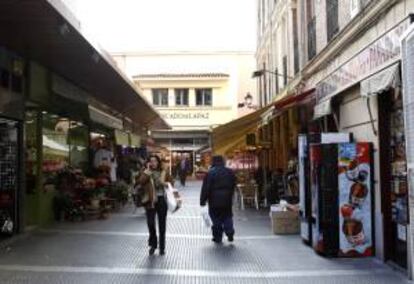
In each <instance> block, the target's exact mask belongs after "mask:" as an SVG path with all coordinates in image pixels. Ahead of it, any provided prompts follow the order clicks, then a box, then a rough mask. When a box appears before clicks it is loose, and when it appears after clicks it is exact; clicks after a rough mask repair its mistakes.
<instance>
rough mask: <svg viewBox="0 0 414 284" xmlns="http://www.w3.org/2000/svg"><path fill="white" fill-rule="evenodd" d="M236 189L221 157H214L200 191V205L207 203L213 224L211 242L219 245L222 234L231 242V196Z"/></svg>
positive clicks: (232, 231)
mask: <svg viewBox="0 0 414 284" xmlns="http://www.w3.org/2000/svg"><path fill="white" fill-rule="evenodd" d="M235 188H236V176H235V175H234V173H233V171H232V170H231V169H229V168H226V167H225V166H224V159H223V157H222V156H214V157H213V161H212V166H211V168H210V170H209V171H208V173H207V175H206V176H205V178H204V181H203V186H202V189H201V196H200V205H201V206H205V205H206V204H207V203H208V207H209V208H208V212H209V215H210V218H211V220H212V222H213V226H212V233H213V242H215V243H221V242H222V239H223V232H224V233H225V234H226V236H227V238H228V240H229V241H230V242H233V238H234V225H233V210H232V206H233V196H234V192H235Z"/></svg>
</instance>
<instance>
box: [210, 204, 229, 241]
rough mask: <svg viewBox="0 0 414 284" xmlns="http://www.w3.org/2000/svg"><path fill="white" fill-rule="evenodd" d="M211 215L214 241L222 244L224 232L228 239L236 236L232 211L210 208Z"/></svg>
mask: <svg viewBox="0 0 414 284" xmlns="http://www.w3.org/2000/svg"><path fill="white" fill-rule="evenodd" d="M209 215H210V218H211V221H212V222H213V226H212V231H213V240H214V241H215V242H221V241H222V239H223V232H224V233H225V234H226V236H227V237H233V236H234V225H233V213H232V210H231V209H227V208H226V209H222V208H209Z"/></svg>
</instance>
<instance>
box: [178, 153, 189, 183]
mask: <svg viewBox="0 0 414 284" xmlns="http://www.w3.org/2000/svg"><path fill="white" fill-rule="evenodd" d="M178 166H179V168H178V175H179V177H180V183H181V186H182V187H184V186H185V181H186V179H187V175H188V172H189V170H190V169H189V168H190V163H189V162H188V160H187V158H185V157H183V158H182V159H181V162H180V164H179V165H178Z"/></svg>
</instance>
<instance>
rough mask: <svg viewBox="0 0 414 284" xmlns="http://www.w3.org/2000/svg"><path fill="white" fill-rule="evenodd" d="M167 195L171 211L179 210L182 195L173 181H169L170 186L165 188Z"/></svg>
mask: <svg viewBox="0 0 414 284" xmlns="http://www.w3.org/2000/svg"><path fill="white" fill-rule="evenodd" d="M165 195H166V198H167V205H168V210H169V211H170V212H171V213H174V212H177V210H178V209H180V208H181V205H182V200H181V196H180V193H179V192H178V190H177V189H175V188H174V187H173V186H172V185H171V183H168V187H167V189H166V190H165Z"/></svg>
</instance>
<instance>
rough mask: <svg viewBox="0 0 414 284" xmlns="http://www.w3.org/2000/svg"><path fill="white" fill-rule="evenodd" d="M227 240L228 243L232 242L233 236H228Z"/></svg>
mask: <svg viewBox="0 0 414 284" xmlns="http://www.w3.org/2000/svg"><path fill="white" fill-rule="evenodd" d="M227 239H228V240H229V242H231V243H232V242H234V236H233V235H230V236H228V237H227Z"/></svg>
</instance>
